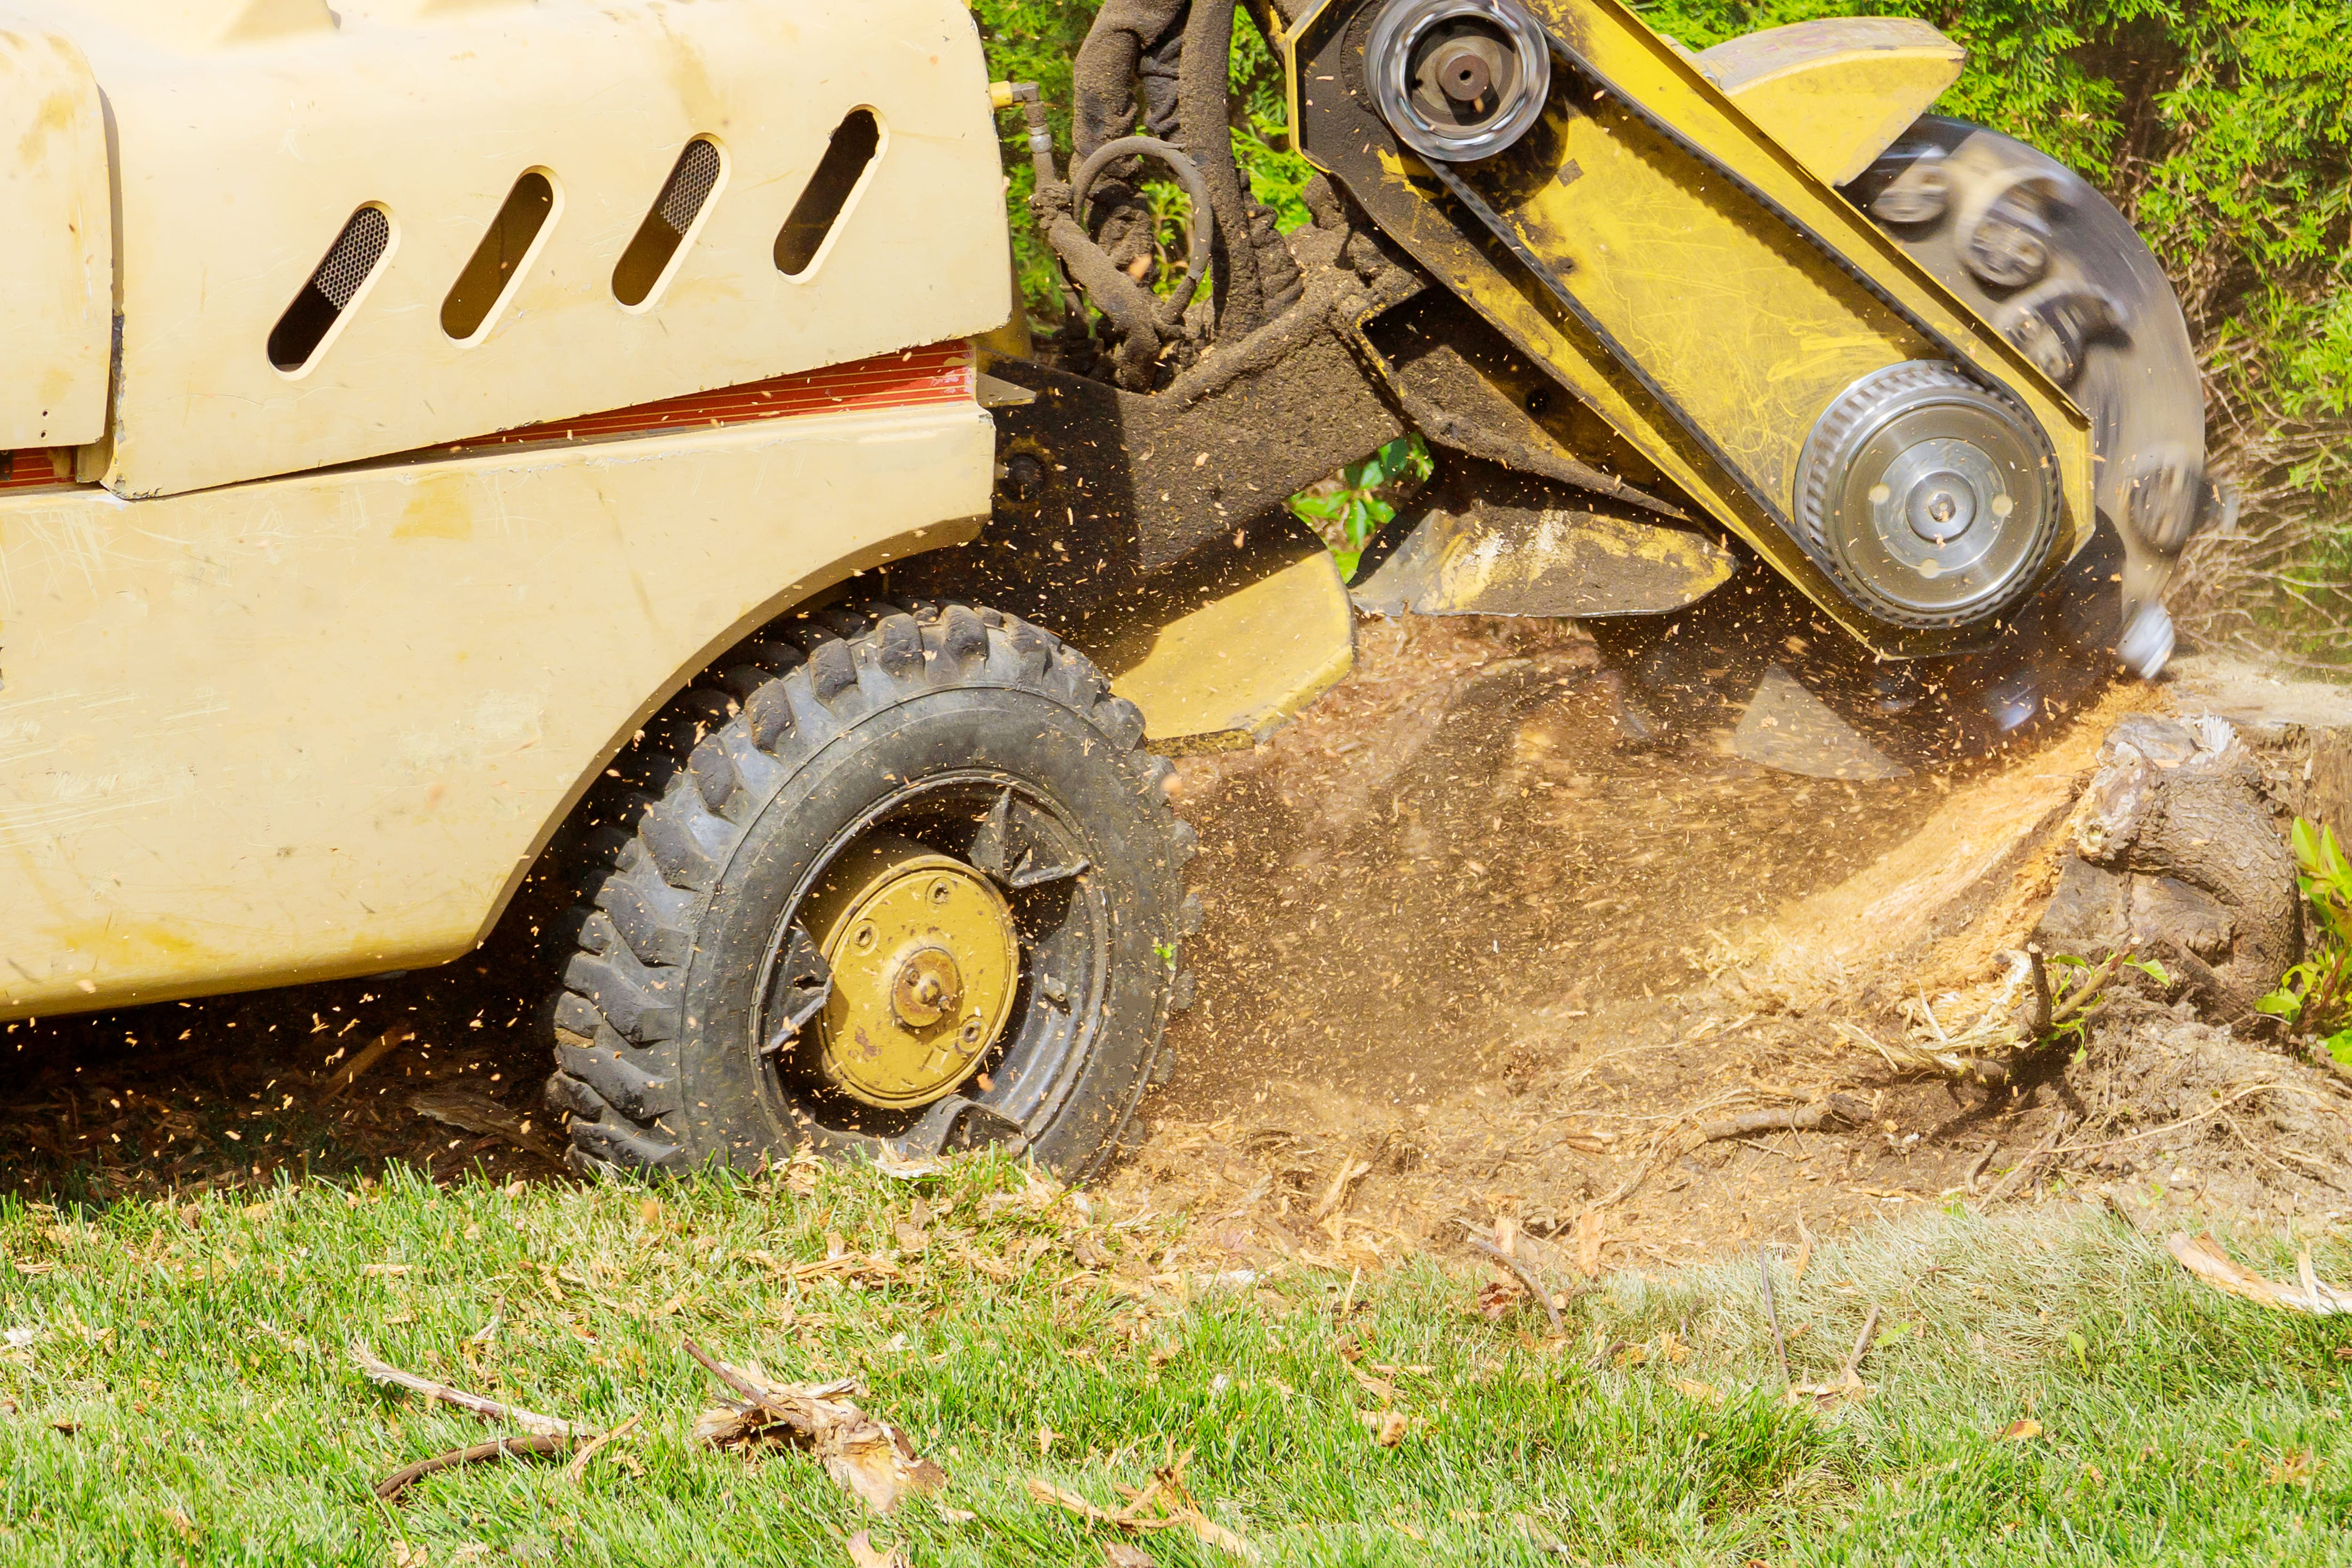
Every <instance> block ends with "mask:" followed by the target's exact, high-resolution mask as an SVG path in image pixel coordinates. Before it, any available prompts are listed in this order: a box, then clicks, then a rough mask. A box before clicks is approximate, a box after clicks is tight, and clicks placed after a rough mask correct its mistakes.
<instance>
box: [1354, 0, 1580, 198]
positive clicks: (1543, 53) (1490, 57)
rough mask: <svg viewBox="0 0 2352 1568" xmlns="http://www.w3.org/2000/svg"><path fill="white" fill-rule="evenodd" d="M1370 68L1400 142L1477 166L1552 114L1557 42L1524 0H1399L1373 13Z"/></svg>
mask: <svg viewBox="0 0 2352 1568" xmlns="http://www.w3.org/2000/svg"><path fill="white" fill-rule="evenodd" d="M1364 71H1365V77H1366V79H1367V82H1368V83H1369V85H1370V89H1371V94H1372V101H1373V102H1374V103H1375V104H1376V105H1377V106H1378V107H1379V109H1380V112H1381V119H1383V120H1385V121H1388V123H1389V127H1390V129H1391V130H1393V131H1394V132H1396V133H1397V137H1398V139H1399V140H1400V141H1402V142H1404V144H1405V145H1406V146H1408V147H1410V148H1412V150H1413V151H1414V152H1416V153H1420V154H1421V155H1422V156H1423V157H1424V158H1431V159H1434V160H1436V161H1437V162H1439V163H1475V162H1476V161H1477V160H1479V159H1481V158H1491V157H1493V156H1494V155H1495V154H1496V153H1501V152H1504V151H1506V150H1507V149H1508V148H1510V147H1511V146H1513V145H1515V144H1516V143H1517V142H1518V140H1519V138H1520V137H1522V136H1524V135H1526V134H1527V132H1528V127H1530V126H1532V125H1534V124H1535V122H1536V121H1537V120H1538V118H1540V117H1541V116H1542V114H1543V108H1544V100H1545V99H1546V98H1547V96H1549V93H1550V91H1551V48H1550V45H1549V43H1548V42H1547V40H1546V39H1545V37H1544V32H1543V28H1542V26H1540V25H1539V24H1538V22H1537V21H1536V20H1535V19H1534V18H1533V17H1532V16H1528V13H1527V12H1526V11H1525V10H1524V9H1522V8H1521V7H1520V6H1519V5H1517V0H1389V4H1388V5H1386V6H1385V7H1384V8H1383V9H1382V10H1381V14H1380V15H1379V16H1377V17H1375V18H1374V19H1373V22H1372V30H1371V36H1370V39H1369V41H1368V42H1367V44H1366V46H1365V49H1364Z"/></svg>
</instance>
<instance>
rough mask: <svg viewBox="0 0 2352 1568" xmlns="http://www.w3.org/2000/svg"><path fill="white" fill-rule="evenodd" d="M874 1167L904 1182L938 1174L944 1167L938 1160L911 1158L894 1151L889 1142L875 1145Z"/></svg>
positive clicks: (917, 1180)
mask: <svg viewBox="0 0 2352 1568" xmlns="http://www.w3.org/2000/svg"><path fill="white" fill-rule="evenodd" d="M874 1168H875V1169H876V1170H877V1171H879V1172H881V1173H883V1174H884V1175H886V1176H895V1177H897V1178H898V1180H899V1181H902V1182H919V1181H921V1180H922V1179H923V1178H925V1177H926V1176H936V1175H938V1174H939V1173H940V1171H941V1170H942V1169H944V1167H943V1166H941V1165H940V1162H938V1161H937V1160H909V1159H908V1158H907V1157H906V1156H904V1155H902V1154H899V1153H897V1152H893V1151H892V1150H891V1148H890V1146H889V1145H888V1144H887V1143H883V1144H877V1145H876V1146H875V1150H874Z"/></svg>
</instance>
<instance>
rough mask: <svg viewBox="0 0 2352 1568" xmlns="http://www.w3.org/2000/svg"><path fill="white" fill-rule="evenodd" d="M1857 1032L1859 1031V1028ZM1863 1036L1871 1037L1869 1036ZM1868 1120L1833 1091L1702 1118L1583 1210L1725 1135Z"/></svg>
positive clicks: (1627, 1192)
mask: <svg viewBox="0 0 2352 1568" xmlns="http://www.w3.org/2000/svg"><path fill="white" fill-rule="evenodd" d="M1838 1027H1840V1028H1847V1027H1851V1026H1848V1025H1843V1024H1841V1025H1839V1026H1838ZM1855 1032H1856V1033H1860V1031H1859V1030H1856V1031H1855ZM1868 1038H1869V1037H1868V1036H1866V1035H1865V1036H1864V1039H1868ZM1869 1120H1870V1111H1869V1110H1868V1108H1867V1107H1865V1106H1864V1105H1863V1104H1862V1103H1861V1102H1860V1101H1859V1100H1853V1099H1851V1098H1849V1097H1847V1096H1845V1095H1843V1094H1833V1095H1831V1096H1830V1097H1829V1098H1828V1099H1827V1100H1815V1101H1814V1102H1813V1103H1812V1104H1811V1105H1806V1106H1800V1107H1797V1108H1794V1109H1791V1110H1750V1111H1747V1112H1745V1113H1743V1114H1741V1115H1738V1116H1727V1117H1724V1118H1723V1119H1722V1120H1720V1121H1702V1122H1700V1123H1699V1124H1698V1125H1697V1126H1696V1127H1695V1128H1693V1129H1692V1130H1691V1131H1690V1132H1689V1133H1688V1134H1687V1135H1685V1136H1684V1137H1682V1138H1675V1139H1669V1140H1667V1141H1666V1143H1665V1145H1664V1147H1663V1148H1656V1147H1654V1148H1653V1149H1652V1151H1651V1152H1649V1153H1647V1154H1645V1155H1643V1156H1642V1163H1641V1164H1640V1165H1639V1166H1637V1167H1636V1168H1635V1169H1634V1172H1633V1174H1632V1175H1630V1176H1628V1177H1626V1178H1625V1179H1624V1180H1623V1181H1622V1182H1621V1183H1619V1184H1618V1185H1617V1190H1616V1191H1614V1192H1612V1193H1611V1194H1609V1195H1608V1196H1607V1197H1605V1198H1599V1199H1596V1200H1594V1201H1593V1202H1592V1203H1591V1204H1590V1205H1587V1206H1586V1208H1585V1210H1584V1212H1585V1213H1586V1214H1598V1213H1599V1212H1600V1211H1601V1210H1602V1209H1605V1208H1609V1207H1611V1206H1612V1205H1616V1204H1618V1203H1622V1201H1624V1200H1625V1199H1626V1198H1628V1197H1630V1196H1632V1195H1633V1191H1634V1189H1635V1188H1637V1187H1639V1186H1640V1185H1641V1184H1643V1182H1646V1181H1648V1180H1649V1179H1650V1174H1651V1173H1652V1172H1654V1171H1655V1170H1656V1169H1657V1168H1658V1167H1659V1166H1660V1165H1663V1164H1664V1163H1666V1162H1667V1161H1669V1160H1679V1159H1682V1158H1683V1157H1684V1156H1685V1155H1687V1154H1689V1153H1691V1152H1694V1151H1695V1150H1698V1149H1702V1148H1705V1147H1706V1145H1707V1144H1709V1143H1714V1142H1720V1141H1721V1140H1723V1139H1726V1138H1745V1137H1748V1136H1749V1135H1750V1134H1752V1133H1757V1132H1818V1131H1821V1130H1822V1127H1824V1126H1826V1125H1831V1124H1842V1125H1844V1126H1848V1127H1859V1126H1861V1125H1862V1124H1863V1123H1864V1122H1866V1121H1869Z"/></svg>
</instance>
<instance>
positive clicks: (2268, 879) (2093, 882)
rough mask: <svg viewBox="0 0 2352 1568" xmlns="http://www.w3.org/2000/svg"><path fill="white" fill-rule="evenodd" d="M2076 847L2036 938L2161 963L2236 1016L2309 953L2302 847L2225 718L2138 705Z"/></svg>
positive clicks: (2087, 953) (2059, 949) (2105, 767)
mask: <svg viewBox="0 0 2352 1568" xmlns="http://www.w3.org/2000/svg"><path fill="white" fill-rule="evenodd" d="M2069 837H2070V838H2071V841H2072V844H2071V847H2072V849H2073V853H2072V854H2071V855H2069V856H2068V857H2067V858H2066V861H2065V864H2064V867H2063V869H2062V870H2061V872H2060V874H2059V879H2058V890H2057V892H2056V893H2055V894H2054V895H2053V897H2052V899H2051V900H2050V907H2049V909H2048V910H2045V911H2043V913H2042V922H2041V924H2040V926H2039V927H2038V928H2036V930H2035V932H2034V940H2035V942H2037V943H2039V944H2040V946H2041V948H2042V952H2045V953H2048V954H2050V955H2052V956H2053V957H2054V956H2056V955H2058V954H2061V953H2065V954H2072V955H2074V956H2077V957H2081V958H2084V959H2088V960H2090V961H2091V962H2093V963H2103V962H2105V960H2106V958H2107V957H2108V956H2109V955H2110V954H2112V953H2115V952H2129V953H2133V954H2136V955H2137V956H2139V957H2142V958H2153V959H2156V960H2158V962H2160V963H2164V964H2165V965H2166V966H2167V967H2168V968H2169V969H2171V970H2173V971H2174V972H2175V973H2179V974H2181V975H2182V976H2183V977H2184V978H2185V979H2186V980H2187V981H2188V984H2189V990H2190V993H2191V994H2193V995H2195V996H2196V997H2197V999H2198V1001H2199V1002H2200V1004H2201V1005H2203V1006H2204V1007H2205V1008H2206V1009H2207V1010H2209V1011H2210V1013H2212V1014H2213V1015H2215V1016H2218V1017H2221V1018H2225V1019H2226V1018H2233V1017H2236V1016H2239V1015H2241V1014H2244V1013H2247V1012H2250V1011H2252V1007H2253V1005H2254V1000H2255V998H2257V997H2259V996H2261V995H2262V994H2263V993H2265V992H2267V991H2268V990H2270V989H2271V987H2272V986H2273V985H2275V984H2278V977H2279V975H2280V974H2281V973H2284V971H2285V970H2286V969H2287V968H2288V966H2290V965H2291V964H2293V963H2295V962H2296V961H2297V960H2298V959H2300V958H2301V957H2302V956H2303V918H2302V910H2301V908H2300V906H2299V904H2298V903H2297V901H2296V893H2295V885H2294V857H2293V856H2292V855H2291V854H2290V853H2289V852H2288V849H2287V847H2286V844H2285V842H2284V840H2283V839H2282V837H2280V834H2279V831H2278V828H2277V826H2276V825H2275V823H2274V822H2273V818H2272V813H2271V809H2270V806H2269V804H2268V802H2267V801H2266V800H2265V799H2264V797H2263V774H2262V769H2261V766H2260V765H2259V764H2258V763H2256V761H2255V759H2254V758H2253V756H2252V753H2250V752H2248V751H2247V749H2246V747H2245V745H2244V743H2243V742H2241V741H2240V740H2239V739H2238V737H2237V734H2236V732H2235V731H2232V730H2231V727H2230V726H2229V725H2228V724H2227V723H2226V722H2224V721H2221V720H2219V719H2213V718H2202V719H2198V720H2193V721H2190V722H2189V723H2185V724H2184V723H2182V722H2180V721H2177V720H2172V719H2164V718H2158V717H2156V716H2154V715H2148V714H2137V715H2134V716H2133V717H2131V718H2129V719H2126V720H2125V721H2123V722H2122V723H2120V724H2118V725H2116V728H2115V729H2114V730H2113V731H2111V732H2110V733H2109V734H2108V736H2107V739H2106V742H2105V744H2103V745H2102V746H2101V747H2100V749H2099V765H2098V771H2097V772H2096V773H2095V774H2093V776H2092V779H2091V784H2090V787H2089V788H2088V789H2087V790H2085V791H2084V795H2083V798H2082V800H2081V801H2080V803H2078V804H2077V805H2076V806H2075V808H2074V818H2073V820H2072V822H2071V824H2070V832H2069Z"/></svg>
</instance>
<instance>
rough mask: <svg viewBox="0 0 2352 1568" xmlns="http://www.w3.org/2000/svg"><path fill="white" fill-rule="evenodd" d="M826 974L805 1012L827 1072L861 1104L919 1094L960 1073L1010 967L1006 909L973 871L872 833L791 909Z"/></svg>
mask: <svg viewBox="0 0 2352 1568" xmlns="http://www.w3.org/2000/svg"><path fill="white" fill-rule="evenodd" d="M802 918H803V922H804V923H805V925H806V926H807V929H808V931H809V934H810V935H811V937H813V938H814V941H815V942H816V944H817V949H818V951H819V952H822V953H824V959H825V963H827V964H828V965H829V966H830V967H831V970H832V974H833V993H832V995H831V997H830V998H829V999H828V1000H827V1002H826V1004H825V1007H824V1012H823V1013H822V1014H821V1015H820V1016H819V1017H818V1019H817V1041H818V1058H817V1059H818V1066H819V1069H820V1070H821V1071H822V1072H823V1073H824V1078H825V1079H826V1081H827V1082H829V1083H831V1084H832V1085H833V1086H834V1087H835V1088H836V1089H840V1090H841V1091H842V1092H844V1093H845V1094H847V1095H849V1096H850V1097H852V1098H853V1099H856V1100H863V1101H865V1102H866V1104H868V1105H878V1106H885V1107H890V1108H906V1107H910V1106H918V1105H928V1104H929V1103H930V1102H931V1101H932V1100H937V1099H939V1098H940V1096H941V1095H943V1094H945V1093H947V1092H948V1091H949V1090H950V1089H953V1088H955V1087H956V1086H957V1085H958V1084H960V1083H961V1082H963V1080H964V1079H967V1078H969V1077H970V1076H971V1074H972V1072H973V1071H974V1070H975V1069H977V1068H978V1067H979V1066H980V1059H981V1057H982V1053H984V1052H985V1051H986V1050H987V1049H988V1047H990V1046H991V1045H992V1044H993V1043H994V1042H995V1039H996V1037H997V1035H998V1033H999V1031H1001V1030H1002V1029H1003V1026H1004V1021H1005V1019H1006V1017H1007V1016H1009V1015H1010V1014H1011V1012H1012V1010H1013V990H1014V986H1015V983H1016V982H1017V981H1018V979H1019V977H1020V963H1021V949H1020V942H1019V939H1018V937H1017V935H1016V933H1015V931H1014V928H1013V911H1012V910H1011V909H1010V908H1009V907H1007V905H1006V904H1005V901H1004V897H1003V894H1001V893H999V892H998V891H997V890H996V887H995V885H994V884H993V883H992V882H991V881H990V880H989V879H988V878H987V877H985V876H984V875H982V873H981V872H979V871H977V870H975V869H973V868H971V867H970V866H967V865H965V864H964V863H963V862H962V861H961V860H957V859H955V858H952V857H950V856H946V855H941V854H939V853H937V852H936V851H933V850H930V849H927V848H925V847H923V846H922V845H920V844H918V843H916V842H914V841H913V840H912V839H908V838H900V837H896V836H893V835H877V836H876V837H871V838H868V839H866V840H865V841H864V842H862V843H860V844H858V845H856V847H853V848H851V849H850V850H849V851H848V852H847V853H845V854H844V855H843V856H842V857H841V858H840V859H839V860H837V861H835V863H834V865H833V867H832V868H830V870H829V871H828V872H827V873H826V876H825V879H824V885H823V886H822V887H820V888H819V889H817V890H816V891H815V892H814V894H812V895H811V896H810V898H809V900H808V903H807V905H806V906H805V908H804V910H803V917H802Z"/></svg>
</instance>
